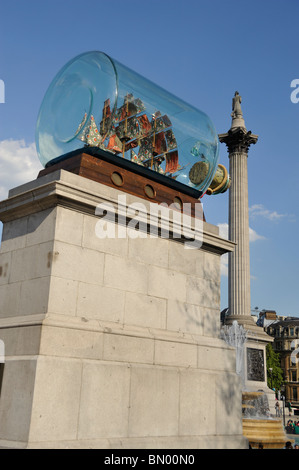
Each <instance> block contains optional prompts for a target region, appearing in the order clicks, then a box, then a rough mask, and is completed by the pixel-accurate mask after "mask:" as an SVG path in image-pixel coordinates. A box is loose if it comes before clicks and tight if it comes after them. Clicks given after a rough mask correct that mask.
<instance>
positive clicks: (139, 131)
mask: <svg viewBox="0 0 299 470" xmlns="http://www.w3.org/2000/svg"><path fill="white" fill-rule="evenodd" d="M86 121H87V114H86V113H85V115H84V117H83V119H82V122H81V124H80V125H79V127H78V129H77V135H78V134H80V137H79V138H80V140H82V141H83V142H84V143H85V145H86V146H91V147H99V148H101V149H103V150H106V151H108V152H112V153H113V154H115V155H118V156H120V157H123V158H127V159H130V160H131V161H132V162H134V163H136V164H138V165H142V166H143V167H145V168H148V169H150V170H153V171H156V172H158V173H160V174H164V175H165V176H170V177H172V178H175V175H174V173H176V172H178V171H180V170H182V169H183V168H182V167H181V166H180V165H179V155H178V148H177V141H176V138H175V136H174V133H173V129H172V123H171V121H170V119H169V117H168V116H167V115H162V114H161V112H160V111H156V112H155V113H154V114H153V115H152V116H151V120H149V118H148V116H147V114H146V113H145V106H144V103H143V102H142V101H141V100H140V99H139V98H134V96H133V95H132V94H131V93H129V94H127V95H126V96H125V98H124V102H123V104H122V106H121V107H119V108H118V109H116V112H115V113H114V114H113V113H112V111H111V107H110V100H109V99H107V100H106V101H105V103H104V106H103V110H102V120H101V122H100V124H99V125H97V124H96V122H95V119H94V116H93V115H91V116H90V119H89V122H88V123H87V122H86ZM83 128H84V130H83V132H81V131H82V129H83Z"/></svg>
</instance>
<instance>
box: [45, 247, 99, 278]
mask: <svg viewBox="0 0 299 470" xmlns="http://www.w3.org/2000/svg"><path fill="white" fill-rule="evenodd" d="M103 270H104V254H103V253H99V252H97V251H95V250H89V249H87V248H82V247H80V246H76V245H71V244H69V243H63V242H59V241H56V242H55V245H54V249H53V257H52V275H53V276H56V277H60V278H64V279H70V280H73V281H82V282H87V283H92V284H100V285H101V284H102V283H103Z"/></svg>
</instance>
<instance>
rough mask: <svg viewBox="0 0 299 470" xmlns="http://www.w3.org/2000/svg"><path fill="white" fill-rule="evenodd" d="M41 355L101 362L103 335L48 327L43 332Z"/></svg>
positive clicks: (97, 332)
mask: <svg viewBox="0 0 299 470" xmlns="http://www.w3.org/2000/svg"><path fill="white" fill-rule="evenodd" d="M40 354H43V355H45V356H58V357H64V358H67V357H70V358H83V359H97V360H101V359H102V358H103V333H102V332H100V331H91V330H83V329H79V328H78V329H76V328H71V329H70V328H67V327H51V326H46V327H44V328H43V331H42V341H41V347H40Z"/></svg>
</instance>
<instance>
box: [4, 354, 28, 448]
mask: <svg viewBox="0 0 299 470" xmlns="http://www.w3.org/2000/svg"><path fill="white" fill-rule="evenodd" d="M35 370H36V360H35V359H32V360H30V359H23V360H8V361H6V362H5V365H4V373H3V382H2V389H1V400H0V423H1V426H0V439H4V440H7V441H24V442H26V441H27V440H28V434H29V428H30V423H31V409H32V398H33V390H34V380H35Z"/></svg>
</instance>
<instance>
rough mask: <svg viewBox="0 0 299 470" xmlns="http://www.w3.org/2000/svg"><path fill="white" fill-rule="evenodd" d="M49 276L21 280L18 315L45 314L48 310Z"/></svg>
mask: <svg viewBox="0 0 299 470" xmlns="http://www.w3.org/2000/svg"><path fill="white" fill-rule="evenodd" d="M49 285H50V277H42V278H39V279H30V280H28V281H23V282H22V285H21V295H20V304H19V315H34V314H45V313H47V311H48V300H49Z"/></svg>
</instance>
